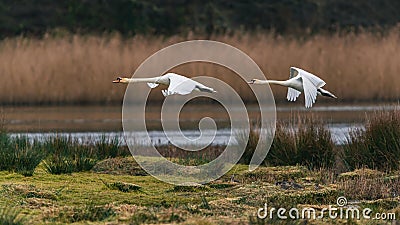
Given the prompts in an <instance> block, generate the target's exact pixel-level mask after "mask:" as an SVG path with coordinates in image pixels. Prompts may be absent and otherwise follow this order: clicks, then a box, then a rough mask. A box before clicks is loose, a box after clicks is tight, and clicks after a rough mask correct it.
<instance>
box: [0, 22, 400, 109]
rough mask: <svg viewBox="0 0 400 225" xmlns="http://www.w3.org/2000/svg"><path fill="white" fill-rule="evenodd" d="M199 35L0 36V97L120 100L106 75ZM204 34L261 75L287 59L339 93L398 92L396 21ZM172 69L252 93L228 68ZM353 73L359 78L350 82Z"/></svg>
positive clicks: (281, 71)
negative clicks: (360, 28) (385, 25)
mask: <svg viewBox="0 0 400 225" xmlns="http://www.w3.org/2000/svg"><path fill="white" fill-rule="evenodd" d="M201 38H202V37H199V36H196V37H195V36H192V35H188V36H187V37H177V36H175V37H169V38H165V37H144V36H140V35H136V36H135V37H133V38H122V37H121V36H119V35H104V36H90V35H86V36H80V35H70V36H69V35H67V36H62V37H52V36H45V37H44V38H43V39H31V38H25V37H17V38H10V39H4V40H2V41H1V42H0V76H1V77H7V79H4V80H3V82H1V84H0V103H2V104H21V103H29V104H38V103H50V104H61V103H87V102H91V103H120V102H121V99H122V97H123V94H124V91H125V88H121V87H120V86H118V87H117V86H116V85H113V84H112V83H111V81H112V80H113V79H114V78H115V77H116V76H131V75H132V73H133V72H134V71H135V70H136V69H137V68H138V66H139V65H140V63H141V62H143V61H144V60H145V59H146V58H147V57H148V56H150V55H151V54H153V53H155V52H156V51H158V50H160V49H162V48H163V47H166V46H168V45H170V44H173V43H178V42H181V41H184V40H193V39H201ZM209 38H210V39H211V40H216V41H221V42H224V43H227V44H230V45H233V46H235V47H237V48H238V49H240V50H242V51H244V52H245V53H247V54H248V55H249V56H250V57H251V58H252V59H254V61H255V62H256V63H257V64H258V65H259V66H260V68H261V69H262V70H263V72H264V73H265V75H266V77H267V78H268V79H277V80H279V79H287V78H288V76H289V75H288V74H289V67H290V66H298V67H302V68H304V69H306V70H309V71H310V72H313V73H315V74H317V75H319V76H320V77H321V78H323V79H324V80H325V81H326V82H327V84H328V85H329V87H328V89H329V90H331V91H332V92H333V93H335V95H337V96H338V98H339V100H340V101H350V100H358V101H365V100H377V99H379V100H398V96H399V95H400V87H399V85H398V84H399V83H400V77H399V76H397V74H398V72H399V71H400V64H399V63H398V62H399V61H400V59H399V56H398V55H399V54H398V52H400V45H399V44H398V43H399V39H400V37H399V30H398V29H397V28H395V29H393V30H391V31H388V32H387V33H386V34H385V35H379V34H372V33H369V32H367V31H365V32H359V33H357V34H352V33H348V34H343V35H342V34H334V35H323V34H319V35H314V36H311V37H307V38H299V39H294V38H292V37H282V36H277V35H275V34H273V33H261V32H259V33H257V32H252V33H239V32H238V33H236V34H232V35H211V36H210V37H209ZM227 57H229V56H227ZM173 71H174V72H178V73H183V74H185V75H187V76H189V77H192V76H199V75H209V76H215V74H218V78H219V79H222V80H224V81H226V82H227V83H229V84H230V85H232V87H233V88H234V89H235V90H237V91H238V93H240V96H242V97H243V99H244V100H245V101H254V100H255V99H254V95H253V94H252V93H251V91H250V89H249V88H247V87H246V85H243V84H244V83H241V82H238V81H239V80H238V77H237V76H235V75H234V74H233V72H229V71H228V70H221V69H220V68H217V67H216V66H215V65H210V64H207V63H202V64H199V63H189V64H187V65H182V66H180V67H178V68H176V69H173ZM156 75H158V74H149V75H148V76H156ZM360 80H362V81H363V85H354V83H357V82H358V81H360ZM377 81H379V82H377ZM93 87H96V88H93ZM272 89H273V92H274V96H275V99H277V100H278V101H285V96H286V89H284V88H281V87H272ZM147 90H148V89H147V87H146V85H137V87H136V91H137V92H144V91H147ZM354 93H357V95H355V94H354ZM162 99H163V96H162V95H161V94H160V93H158V92H157V93H156V94H154V95H151V96H150V100H151V101H160V100H162ZM280 99H281V100H280ZM318 101H324V100H323V99H322V98H320V99H318Z"/></svg>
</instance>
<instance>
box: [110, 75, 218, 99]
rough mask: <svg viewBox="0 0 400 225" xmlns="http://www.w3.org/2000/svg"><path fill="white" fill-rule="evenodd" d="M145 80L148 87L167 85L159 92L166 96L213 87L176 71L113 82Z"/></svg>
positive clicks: (118, 79) (210, 91)
mask: <svg viewBox="0 0 400 225" xmlns="http://www.w3.org/2000/svg"><path fill="white" fill-rule="evenodd" d="M139 82H145V83H147V85H148V86H149V87H150V88H155V87H157V86H158V85H159V84H163V85H167V86H168V89H167V90H162V91H161V92H162V93H163V95H164V96H165V97H166V96H168V95H173V94H179V95H187V94H190V93H191V92H192V91H193V90H195V91H202V92H209V93H214V92H216V91H214V89H212V88H210V87H207V86H205V85H203V84H201V83H199V82H197V81H194V80H192V79H189V78H187V77H184V76H182V75H179V74H176V73H167V74H164V75H162V76H159V77H152V78H123V77H118V78H117V79H116V80H114V81H113V83H139Z"/></svg>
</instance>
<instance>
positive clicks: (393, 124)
mask: <svg viewBox="0 0 400 225" xmlns="http://www.w3.org/2000/svg"><path fill="white" fill-rule="evenodd" d="M343 154H344V162H345V165H346V166H347V167H348V169H349V170H354V169H357V168H360V167H363V166H367V167H368V168H371V169H379V170H382V171H390V170H398V169H399V168H400V110H399V109H397V110H393V111H379V112H376V113H375V114H374V115H372V116H370V117H368V118H367V121H366V125H365V129H356V130H353V131H352V132H351V133H350V136H349V137H348V141H347V144H346V145H344V147H343Z"/></svg>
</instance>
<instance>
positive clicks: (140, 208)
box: [0, 110, 400, 224]
mask: <svg viewBox="0 0 400 225" xmlns="http://www.w3.org/2000/svg"><path fill="white" fill-rule="evenodd" d="M289 125H290V124H289ZM291 125H292V126H293V125H296V127H295V126H293V127H292V128H289V129H284V126H283V124H280V125H278V129H277V133H276V136H275V140H274V143H273V146H272V147H271V150H270V153H269V155H268V156H267V159H266V160H265V164H264V165H263V166H261V167H259V168H258V169H257V170H255V171H252V172H249V171H248V170H247V169H248V165H244V164H238V165H236V166H234V167H233V168H232V169H231V171H229V172H228V173H227V174H225V175H224V176H223V177H221V178H220V179H218V180H217V181H214V182H211V183H210V184H206V185H200V186H174V185H171V184H166V183H163V182H161V181H158V180H157V179H155V178H154V177H152V176H149V175H148V174H147V173H146V172H145V171H144V170H143V169H142V168H141V167H140V166H139V165H138V164H137V163H136V162H135V160H134V159H133V158H132V157H131V156H130V153H129V152H128V151H127V148H126V147H125V146H121V145H120V142H119V141H118V140H116V139H107V138H104V139H103V140H102V141H101V142H98V143H90V142H87V143H84V144H82V143H79V142H77V141H75V140H73V139H68V138H58V137H54V138H49V139H48V140H46V141H44V142H29V141H27V140H26V139H24V138H23V137H17V138H10V137H9V136H8V134H7V133H5V132H3V133H2V134H1V136H0V137H1V138H0V145H1V150H2V151H1V153H2V154H0V157H1V158H0V162H1V163H0V168H1V170H2V171H1V172H0V185H1V187H0V223H1V224H6V223H8V224H43V223H45V224H65V223H75V224H87V223H90V224H104V223H107V224H143V223H151V224H154V223H157V224H165V223H183V224H221V223H226V224H231V223H236V224H285V222H287V221H282V220H279V219H278V218H277V216H276V215H275V217H274V218H273V219H266V220H261V219H258V218H257V216H256V215H257V211H258V209H259V208H260V207H263V206H264V203H268V207H269V208H272V207H275V208H278V207H284V208H286V209H289V208H292V207H297V208H299V209H300V210H301V209H302V208H305V207H313V208H315V209H316V212H317V213H321V212H320V210H321V209H322V207H324V206H327V205H333V206H336V199H337V198H338V197H340V196H345V197H346V198H347V199H348V204H349V206H354V207H360V208H366V207H368V208H370V209H371V210H372V214H371V216H374V215H376V213H391V214H390V215H395V216H396V218H397V219H398V218H399V216H400V197H399V192H398V190H399V188H400V172H399V170H400V167H399V165H400V159H399V155H400V154H399V150H400V145H399V140H400V114H399V111H398V110H397V111H387V112H377V113H376V114H375V115H374V116H371V117H369V118H367V120H366V124H365V129H363V130H354V131H353V132H352V133H351V136H350V137H349V139H348V142H347V143H346V144H345V145H343V146H335V145H333V144H332V141H331V137H330V133H329V132H328V131H327V130H326V128H324V126H322V125H323V124H322V123H321V122H320V121H319V120H318V119H317V118H305V119H304V118H302V119H300V118H299V119H297V120H293V121H291ZM285 126H288V124H286V125H285ZM286 128H288V127H286ZM257 135H258V133H257V131H256V130H255V131H254V132H253V133H251V137H250V138H251V140H252V141H251V142H249V144H248V146H247V153H246V154H245V155H244V158H243V159H242V160H243V161H244V162H245V161H246V160H247V161H248V159H246V157H251V156H252V153H251V151H252V150H254V146H253V144H254V143H256V139H257ZM222 148H223V146H214V147H210V148H207V149H205V150H203V151H200V152H195V153H192V152H189V153H188V152H184V151H181V150H179V149H176V148H173V147H171V146H159V150H160V152H161V153H162V154H163V155H164V156H166V157H168V158H170V159H171V160H173V161H175V162H176V163H180V164H185V165H196V164H203V163H205V162H208V161H210V160H212V159H213V158H215V157H216V156H218V154H217V153H216V152H218V151H221V149H222ZM210 152H211V153H210ZM33 153H35V154H33ZM25 165H26V166H25ZM16 166H17V167H16ZM19 168H23V170H19ZM27 168H30V170H29V173H27V171H28V170H27ZM21 171H22V172H21ZM317 215H319V214H317ZM325 215H326V217H325V218H326V219H324V220H313V219H311V220H310V219H302V220H298V221H291V222H293V223H309V224H331V223H333V222H337V223H345V222H347V223H352V224H365V223H370V222H371V220H366V219H360V220H358V219H349V220H345V219H342V220H332V219H329V217H328V215H327V214H325ZM379 222H382V223H385V222H391V220H390V219H387V220H383V221H379Z"/></svg>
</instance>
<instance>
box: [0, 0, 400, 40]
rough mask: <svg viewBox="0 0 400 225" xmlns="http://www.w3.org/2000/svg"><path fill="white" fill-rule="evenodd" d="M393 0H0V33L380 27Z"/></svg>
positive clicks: (397, 4)
mask: <svg viewBox="0 0 400 225" xmlns="http://www.w3.org/2000/svg"><path fill="white" fill-rule="evenodd" d="M398 9H400V1H398V0H380V1H376V0H354V1H348V0H281V1H272V0H253V1H247V0H238V1H229V0H217V1H211V0H202V1H199V0H194V1H189V0H166V1H164V0H117V1H110V0H62V1H54V0H16V1H15V0H1V1H0V35H1V36H0V37H1V38H4V37H9V36H15V35H21V34H23V35H34V36H41V35H43V34H45V33H47V32H49V31H54V30H56V31H57V30H58V31H60V32H70V33H90V34H104V33H108V32H118V33H121V34H123V35H124V36H133V35H135V34H145V35H166V36H170V35H174V34H177V33H182V34H185V33H187V32H195V33H201V34H209V35H210V34H227V33H229V32H233V31H238V30H243V31H264V30H265V31H271V30H272V31H274V32H276V33H278V34H294V35H296V34H299V33H304V31H306V32H305V33H304V34H314V33H321V32H327V33H331V32H337V31H357V30H360V29H364V30H365V29H368V30H370V29H373V30H378V31H383V30H385V29H387V28H391V27H393V26H395V25H396V24H398V23H399V22H400V14H399V13H398Z"/></svg>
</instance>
